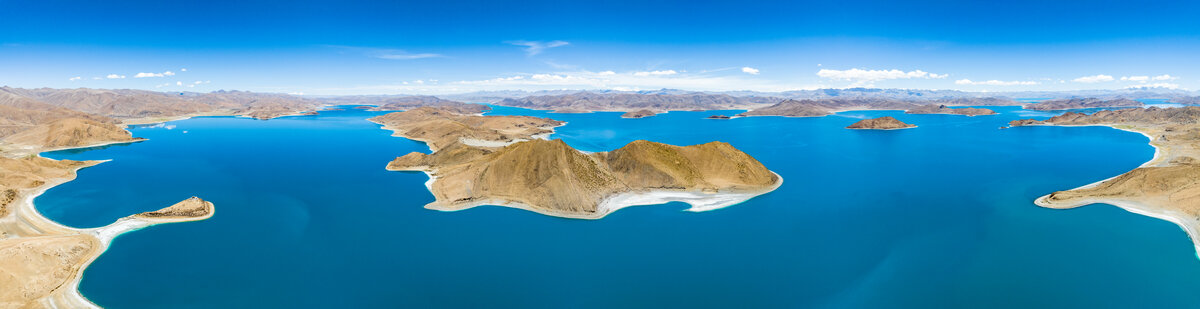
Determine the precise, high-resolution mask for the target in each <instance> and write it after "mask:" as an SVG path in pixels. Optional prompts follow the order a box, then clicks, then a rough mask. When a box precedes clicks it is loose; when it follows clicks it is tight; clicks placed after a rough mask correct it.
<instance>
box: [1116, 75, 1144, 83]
mask: <svg viewBox="0 0 1200 309" xmlns="http://www.w3.org/2000/svg"><path fill="white" fill-rule="evenodd" d="M1121 80H1127V81H1133V82H1146V81H1148V80H1150V77H1149V76H1145V75H1140V76H1121Z"/></svg>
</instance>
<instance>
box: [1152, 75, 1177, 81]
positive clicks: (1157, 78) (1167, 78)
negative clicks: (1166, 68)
mask: <svg viewBox="0 0 1200 309" xmlns="http://www.w3.org/2000/svg"><path fill="white" fill-rule="evenodd" d="M1153 79H1154V80H1174V79H1178V77H1175V76H1171V74H1163V75H1159V76H1155V77H1154V78H1153Z"/></svg>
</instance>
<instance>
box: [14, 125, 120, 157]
mask: <svg viewBox="0 0 1200 309" xmlns="http://www.w3.org/2000/svg"><path fill="white" fill-rule="evenodd" d="M139 140H143V139H142V138H134V137H133V136H132V135H131V134H130V133H129V131H126V130H125V129H124V128H123V127H121V126H118V125H115V124H112V123H103V122H97V121H92V120H88V119H81V118H65V119H58V120H54V121H52V122H50V123H47V124H44V125H40V126H37V127H34V128H32V129H28V130H25V131H21V132H18V133H17V134H13V135H11V136H8V137H5V138H4V139H3V140H2V141H3V142H4V143H6V144H15V145H23V146H30V147H33V148H37V149H43V150H44V149H55V148H69V147H81V146H89V145H99V144H108V143H121V142H134V141H139Z"/></svg>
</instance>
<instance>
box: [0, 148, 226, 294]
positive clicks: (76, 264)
mask: <svg viewBox="0 0 1200 309" xmlns="http://www.w3.org/2000/svg"><path fill="white" fill-rule="evenodd" d="M101 162H102V161H70V160H61V161H56V160H51V159H46V158H42V157H36V156H29V157H25V158H20V159H13V158H7V157H2V156H0V174H3V175H4V176H5V177H0V286H3V287H5V288H4V289H0V307H4V308H94V307H97V306H96V305H95V304H92V303H91V302H89V301H88V300H87V299H85V298H84V297H83V296H82V295H80V294H79V291H78V289H77V287H78V285H79V280H80V279H81V276H82V274H83V270H84V269H85V268H86V267H87V265H88V264H90V263H91V262H92V261H93V260H95V259H96V258H97V257H98V256H100V254H101V253H103V252H104V250H105V249H106V248H107V247H108V244H109V243H111V242H112V239H113V238H114V237H116V236H118V235H120V234H122V233H125V232H129V231H134V230H137V229H141V228H144V227H147V226H151V225H155V224H160V223H170V222H185V221H196V220H204V219H207V218H209V217H211V216H212V215H213V205H212V203H210V202H207V201H204V200H201V199H199V198H196V197H192V198H190V199H187V200H184V201H182V202H179V203H177V204H175V205H172V206H170V207H167V208H164V209H161V210H158V211H152V212H145V213H141V214H136V215H132V216H129V217H125V218H122V219H120V220H117V222H115V223H113V224H110V225H107V226H104V227H99V228H90V229H76V228H70V227H67V226H63V225H60V224H58V223H55V222H54V221H51V220H50V219H47V218H45V217H43V216H42V215H41V214H40V213H38V211H37V209H35V208H34V206H33V199H34V197H36V196H38V195H40V194H41V193H42V192H44V191H45V190H46V189H48V188H50V187H53V186H56V185H58V184H61V183H64V182H67V181H70V180H72V179H74V178H75V173H76V171H77V170H79V169H81V168H85V167H88V166H93V165H96V164H99V163H101Z"/></svg>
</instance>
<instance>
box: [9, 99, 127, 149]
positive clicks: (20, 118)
mask: <svg viewBox="0 0 1200 309" xmlns="http://www.w3.org/2000/svg"><path fill="white" fill-rule="evenodd" d="M0 90H2V89H0ZM66 118H80V119H88V120H92V121H97V122H103V123H115V122H116V120H115V119H112V118H108V117H104V116H98V115H92V114H88V113H84V112H80V111H75V110H70V109H67V108H62V107H58V106H54V105H50V104H47V103H43V102H39V101H37V100H34V99H30V98H27V97H23V96H20V95H17V94H13V93H9V92H5V91H0V138H4V137H6V136H9V135H12V134H13V133H17V132H21V131H25V130H28V129H31V128H33V127H35V126H38V125H41V124H46V123H50V122H52V121H55V120H59V119H66Z"/></svg>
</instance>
